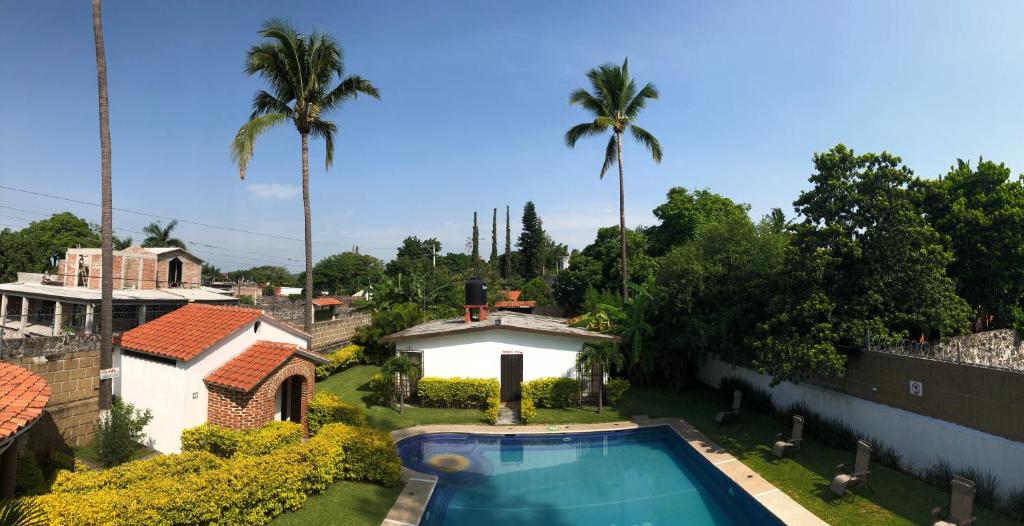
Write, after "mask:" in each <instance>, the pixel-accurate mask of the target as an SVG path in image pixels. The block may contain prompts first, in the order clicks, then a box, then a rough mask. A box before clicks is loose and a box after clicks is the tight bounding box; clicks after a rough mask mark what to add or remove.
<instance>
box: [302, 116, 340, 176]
mask: <svg viewBox="0 0 1024 526" xmlns="http://www.w3.org/2000/svg"><path fill="white" fill-rule="evenodd" d="M309 131H310V133H311V134H312V135H313V137H316V138H320V139H323V141H324V150H325V151H324V153H325V155H324V169H325V170H329V169H330V168H331V165H332V164H334V135H335V134H337V133H338V126H337V125H336V124H334V123H333V122H331V121H323V120H320V119H317V120H316V121H313V126H311V127H310V129H309Z"/></svg>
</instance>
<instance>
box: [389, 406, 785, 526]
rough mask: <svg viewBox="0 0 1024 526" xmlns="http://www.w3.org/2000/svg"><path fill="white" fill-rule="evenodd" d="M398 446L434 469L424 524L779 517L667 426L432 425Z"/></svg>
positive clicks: (731, 521) (645, 524)
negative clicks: (441, 428) (513, 432)
mask: <svg viewBox="0 0 1024 526" xmlns="http://www.w3.org/2000/svg"><path fill="white" fill-rule="evenodd" d="M398 450H399V454H400V455H401V457H402V463H403V464H404V465H405V466H407V467H409V468H411V469H414V470H416V471H419V472H422V473H431V474H434V475H437V476H438V478H439V480H438V484H437V487H436V488H435V489H434V493H433V495H432V496H431V498H430V502H429V503H428V504H427V510H426V512H425V513H424V516H423V520H422V522H421V524H423V525H425V526H439V525H447V526H469V525H484V526H501V525H524V524H536V525H552V526H578V525H609V526H659V525H692V526H706V525H749V524H756V525H762V524H763V525H781V524H782V522H780V521H779V520H778V519H777V518H776V517H775V516H774V515H772V514H771V513H770V512H768V510H766V509H765V508H764V507H763V506H761V505H760V504H759V503H758V502H757V501H755V500H754V499H753V498H752V497H751V496H750V495H749V494H747V493H746V492H744V491H743V490H741V489H740V488H739V487H738V486H736V484H735V483H733V482H732V481H731V480H729V479H728V478H727V477H726V476H725V475H724V474H722V473H721V472H720V471H719V470H718V469H717V468H715V467H714V466H712V465H711V464H710V463H709V462H708V461H707V460H705V459H704V458H703V457H701V456H700V454H699V453H697V452H696V451H695V450H694V449H693V448H692V447H690V446H689V445H688V444H686V443H685V442H684V441H683V440H682V438H680V437H679V436H678V435H677V434H676V433H675V432H674V431H672V429H670V428H668V427H667V426H661V427H651V428H644V429H631V430H623V431H614V432H608V433H579V434H567V435H542V436H536V435H535V436H494V435H468V434H431V435H420V436H415V437H410V438H407V439H405V440H402V441H401V442H399V444H398Z"/></svg>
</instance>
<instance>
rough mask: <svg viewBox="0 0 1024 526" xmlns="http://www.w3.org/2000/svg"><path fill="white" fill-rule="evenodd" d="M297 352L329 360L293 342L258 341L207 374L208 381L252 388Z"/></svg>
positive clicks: (309, 357)
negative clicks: (306, 350)
mask: <svg viewBox="0 0 1024 526" xmlns="http://www.w3.org/2000/svg"><path fill="white" fill-rule="evenodd" d="M293 354H298V355H299V356H301V357H303V358H306V359H307V360H310V361H312V362H322V363H327V360H324V359H323V358H320V357H319V356H316V355H312V354H310V353H307V352H305V351H303V350H302V349H300V348H298V347H296V346H295V345H292V344H290V343H280V342H268V341H263V340H260V341H257V342H256V343H254V344H252V345H250V346H249V348H248V349H246V350H244V351H242V353H241V354H239V355H238V356H235V357H234V358H232V359H230V360H228V361H227V363H225V364H224V365H222V366H220V367H219V368H217V369H215V370H214V371H213V372H211V373H210V374H208V375H206V378H204V380H205V381H206V382H207V383H211V384H214V385H219V386H222V387H227V388H229V389H237V390H239V391H242V392H246V393H247V392H249V391H252V390H253V389H254V388H256V386H257V385H259V383H260V382H262V381H263V379H264V378H266V377H268V376H270V374H271V373H273V372H274V370H276V369H277V368H278V367H280V366H281V364H283V363H284V362H285V360H287V359H288V358H290V357H291V356H292V355H293Z"/></svg>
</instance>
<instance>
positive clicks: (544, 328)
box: [384, 311, 619, 342]
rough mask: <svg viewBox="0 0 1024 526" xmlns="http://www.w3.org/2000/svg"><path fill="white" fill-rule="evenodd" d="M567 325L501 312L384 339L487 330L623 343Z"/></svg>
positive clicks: (429, 325) (556, 320)
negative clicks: (471, 320)
mask: <svg viewBox="0 0 1024 526" xmlns="http://www.w3.org/2000/svg"><path fill="white" fill-rule="evenodd" d="M567 322H568V320H566V319H565V318H553V317H551V316H540V315H537V314H525V313H521V312H510V311H498V312H493V313H490V314H488V315H487V319H486V320H484V321H473V322H469V323H466V322H465V320H464V319H463V318H451V319H447V320H433V321H428V322H425V323H421V324H419V325H416V326H414V327H409V328H408V329H405V330H404V331H399V332H396V333H394V334H389V335H387V336H385V337H384V341H385V342H396V341H401V340H410V339H414V338H429V337H432V336H442V335H448V334H458V333H465V332H479V331H487V330H505V331H519V332H530V333H534V334H551V335H555V336H569V337H573V338H577V339H580V340H588V341H618V339H619V338H618V337H617V336H612V335H610V334H602V333H599V332H593V331H588V330H586V329H580V328H577V327H570V326H569V325H568V323H567Z"/></svg>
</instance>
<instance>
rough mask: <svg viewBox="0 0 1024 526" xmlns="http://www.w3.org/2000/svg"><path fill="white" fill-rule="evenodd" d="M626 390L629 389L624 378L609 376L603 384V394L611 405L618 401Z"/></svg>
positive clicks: (627, 382) (627, 381)
mask: <svg viewBox="0 0 1024 526" xmlns="http://www.w3.org/2000/svg"><path fill="white" fill-rule="evenodd" d="M626 391H629V380H626V379H625V378H609V379H608V383H607V384H605V386H604V395H605V397H606V398H608V401H609V402H611V404H612V405H615V404H617V403H619V400H621V399H622V396H623V395H624V394H626Z"/></svg>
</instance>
